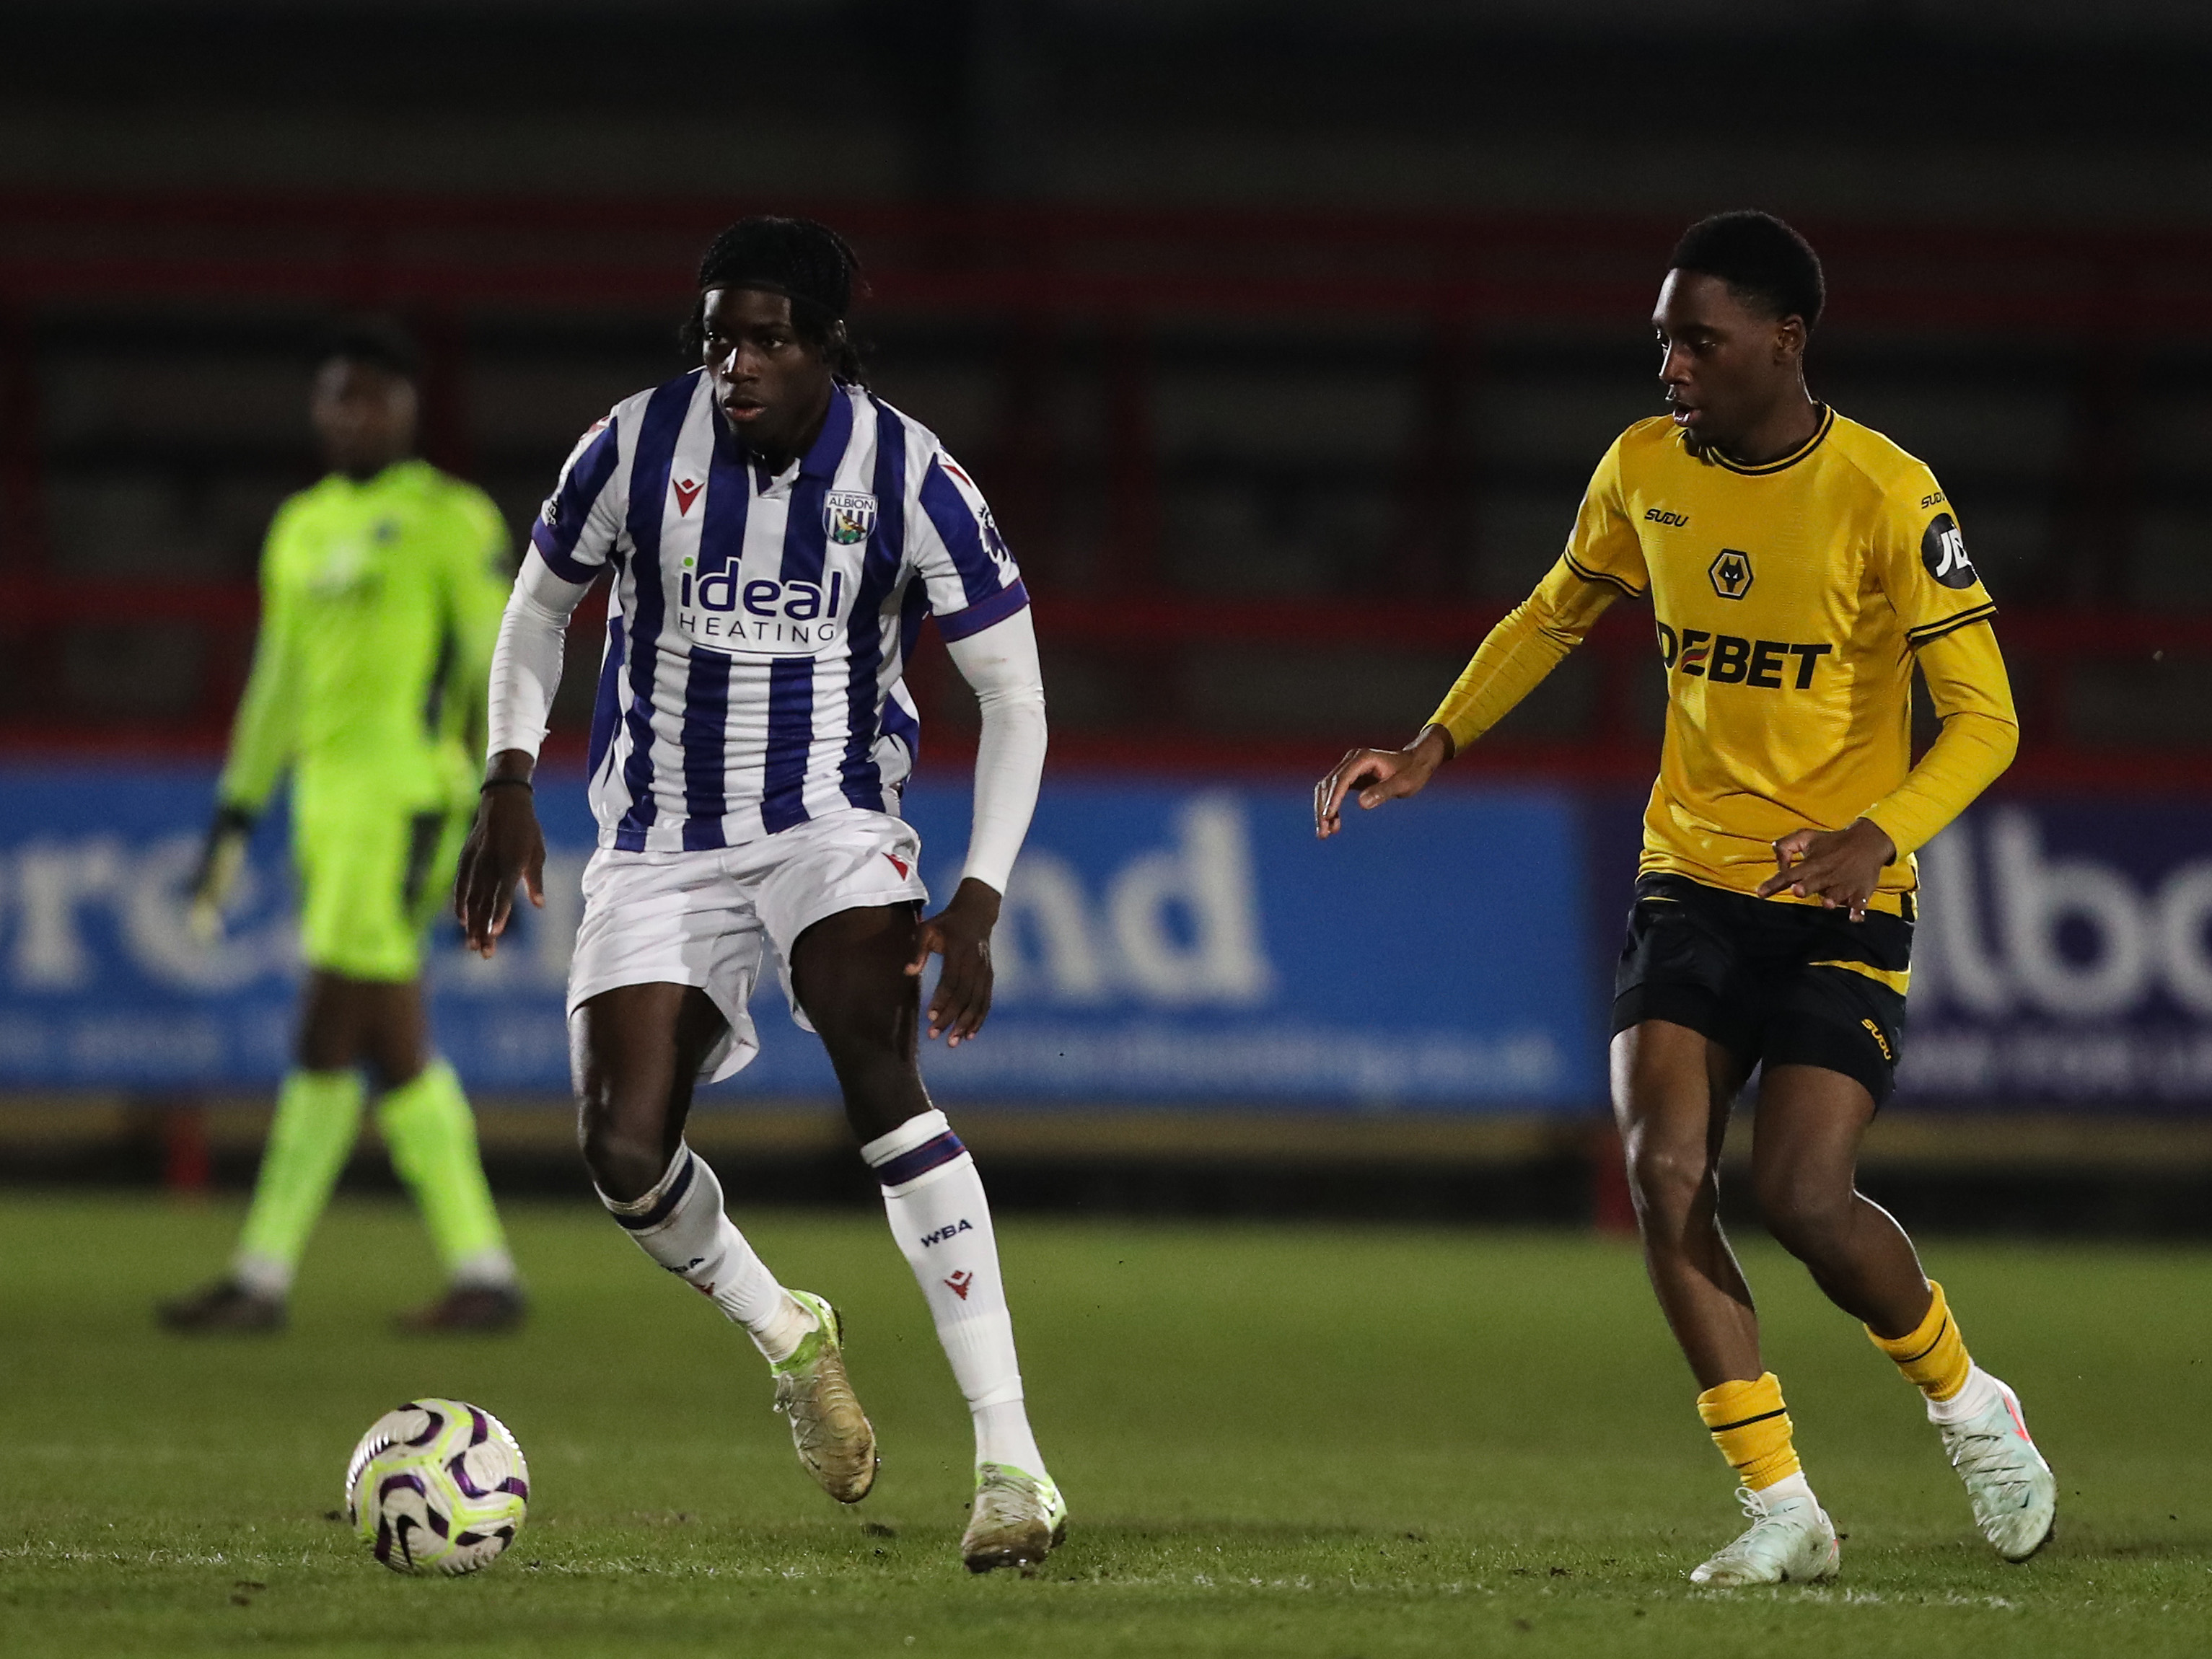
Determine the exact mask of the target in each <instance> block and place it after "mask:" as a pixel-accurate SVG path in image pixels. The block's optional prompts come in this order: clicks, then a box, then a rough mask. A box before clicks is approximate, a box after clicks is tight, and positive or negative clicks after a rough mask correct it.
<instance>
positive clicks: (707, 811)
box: [677, 410, 753, 853]
mask: <svg viewBox="0 0 2212 1659" xmlns="http://www.w3.org/2000/svg"><path fill="white" fill-rule="evenodd" d="M713 419H714V455H713V457H712V458H711V459H709V460H708V465H707V500H706V504H705V505H704V506H703V507H701V508H700V522H699V562H698V567H697V568H696V569H695V570H694V571H693V572H692V573H691V574H692V575H693V577H694V578H695V586H696V581H698V580H705V579H706V578H707V577H708V576H712V575H720V574H729V575H732V576H734V575H735V574H736V573H737V570H738V565H739V562H741V561H742V560H743V559H744V556H745V520H746V517H747V515H748V513H750V510H751V505H752V495H753V483H752V476H751V473H750V470H749V469H748V468H747V467H746V465H745V457H744V450H743V449H742V448H741V447H739V446H738V441H737V440H736V439H735V438H734V437H732V435H731V433H730V428H729V423H728V422H726V421H725V420H724V419H723V418H722V415H721V411H720V410H715V411H714V416H713ZM677 580H678V584H679V585H681V583H682V582H683V580H684V578H683V577H682V575H681V574H679V575H678V578H677ZM694 599H695V600H696V592H695V594H694ZM730 671H731V663H730V659H729V656H728V654H727V653H724V652H720V651H714V650H710V649H708V648H707V647H703V646H694V647H691V666H690V671H689V673H688V674H687V675H686V677H685V679H684V738H683V742H684V850H685V851H686V852H694V853H696V852H701V851H703V850H705V849H706V848H713V847H726V846H727V845H729V839H728V836H726V833H725V832H724V830H723V828H722V818H723V816H724V814H726V812H728V811H729V810H730V802H729V776H728V766H729V742H730V733H729V722H730Z"/></svg>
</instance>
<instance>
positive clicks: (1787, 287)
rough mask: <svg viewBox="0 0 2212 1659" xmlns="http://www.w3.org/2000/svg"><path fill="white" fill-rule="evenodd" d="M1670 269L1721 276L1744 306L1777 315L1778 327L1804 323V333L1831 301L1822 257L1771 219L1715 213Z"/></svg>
mask: <svg viewBox="0 0 2212 1659" xmlns="http://www.w3.org/2000/svg"><path fill="white" fill-rule="evenodd" d="M1668 264H1669V265H1670V266H1671V267H1672V268H1673V269H1674V270H1694V271H1699V272H1700V273H1702V274H1703V275H1705V276H1717V277H1719V278H1720V279H1721V281H1723V283H1727V284H1728V285H1729V292H1730V293H1732V294H1734V295H1735V296H1736V297H1737V298H1738V299H1740V300H1748V301H1755V302H1756V303H1758V304H1759V306H1761V307H1765V309H1768V310H1771V312H1773V313H1774V316H1775V319H1776V320H1777V321H1780V320H1781V319H1784V318H1785V317H1802V318H1803V319H1805V331H1806V332H1807V333H1808V334H1809V333H1810V332H1812V330H1813V325H1814V324H1815V323H1817V322H1819V321H1820V308H1821V307H1823V306H1824V305H1825V304H1826V302H1827V298H1828V285H1827V280H1826V277H1824V276H1822V275H1821V273H1820V255H1819V254H1817V253H1815V252H1813V245H1812V244H1811V243H1810V242H1808V241H1807V240H1805V239H1804V238H1803V237H1802V236H1800V235H1799V234H1797V233H1796V231H1794V230H1792V229H1791V228H1790V227H1789V226H1788V225H1786V224H1784V223H1783V222H1782V221H1781V220H1779V219H1778V218H1776V217H1775V216H1773V215H1772V214H1771V213H1759V212H1754V211H1752V210H1739V211H1737V212H1735V213H1716V214H1715V215H1713V216H1712V217H1711V218H1710V219H1700V220H1699V221H1698V222H1697V223H1696V224H1694V225H1692V226H1691V227H1690V228H1689V229H1687V230H1686V231H1684V232H1683V233H1682V240H1680V241H1679V242H1677V243H1676V244H1675V245H1674V258H1672V259H1671V260H1669V261H1668Z"/></svg>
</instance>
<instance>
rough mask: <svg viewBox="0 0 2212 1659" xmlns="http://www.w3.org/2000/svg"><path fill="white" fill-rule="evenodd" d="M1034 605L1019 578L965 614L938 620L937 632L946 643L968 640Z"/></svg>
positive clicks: (954, 613)
mask: <svg viewBox="0 0 2212 1659" xmlns="http://www.w3.org/2000/svg"><path fill="white" fill-rule="evenodd" d="M1029 602H1030V591H1029V589H1028V588H1026V587H1024V586H1022V580H1021V578H1020V577H1018V576H1017V577H1015V578H1014V580H1013V581H1012V584H1011V585H1010V586H1006V587H1002V588H1000V590H999V591H998V592H995V593H994V594H992V595H991V597H990V598H989V599H985V600H984V601H983V602H982V603H981V604H980V605H969V607H968V608H967V609H966V610H965V611H954V612H953V613H952V614H951V616H949V617H939V618H938V619H937V631H938V633H939V635H942V636H943V637H944V639H945V642H946V643H947V644H950V643H951V641H954V640H964V639H966V638H967V637H968V636H969V635H970V634H980V633H981V632H982V631H983V630H984V629H987V628H988V627H990V626H991V625H992V624H993V623H1002V622H1004V621H1006V618H1007V617H1011V616H1012V615H1013V614H1014V613H1015V612H1016V611H1019V610H1021V609H1022V608H1023V607H1024V606H1025V605H1028V604H1029Z"/></svg>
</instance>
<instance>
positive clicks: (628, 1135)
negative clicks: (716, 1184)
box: [576, 1094, 668, 1204]
mask: <svg viewBox="0 0 2212 1659" xmlns="http://www.w3.org/2000/svg"><path fill="white" fill-rule="evenodd" d="M661 1139H662V1137H661V1136H660V1135H659V1133H656V1132H654V1131H653V1130H652V1129H650V1128H648V1127H647V1126H645V1125H644V1124H642V1123H641V1122H639V1121H637V1119H636V1116H635V1115H634V1114H631V1115H625V1114H623V1113H622V1112H621V1111H619V1110H618V1109H617V1106H616V1103H614V1102H613V1101H611V1100H610V1099H606V1098H604V1097H593V1096H592V1095H589V1094H587V1095H586V1097H585V1098H584V1099H583V1100H581V1101H580V1103H579V1109H578V1112H577V1115H576V1142H577V1145H578V1146H580V1147H581V1148H582V1150H583V1154H584V1167H585V1168H586V1169H587V1170H590V1171H591V1173H592V1182H593V1183H594V1184H595V1185H596V1186H597V1187H598V1188H599V1190H600V1191H601V1192H603V1193H605V1194H606V1195H607V1196H608V1197H609V1198H611V1199H614V1200H617V1201H619V1202H622V1203H625V1204H627V1203H630V1202H632V1201H634V1200H637V1199H641V1198H643V1197H644V1196H645V1195H646V1194H647V1193H649V1192H651V1191H652V1190H653V1183H654V1182H658V1181H659V1179H660V1177H661V1176H662V1174H663V1173H664V1172H665V1170H666V1169H667V1167H668V1157H667V1153H666V1152H665V1149H664V1148H663V1147H662V1146H661Z"/></svg>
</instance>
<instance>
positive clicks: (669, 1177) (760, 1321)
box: [599, 1145, 878, 1504]
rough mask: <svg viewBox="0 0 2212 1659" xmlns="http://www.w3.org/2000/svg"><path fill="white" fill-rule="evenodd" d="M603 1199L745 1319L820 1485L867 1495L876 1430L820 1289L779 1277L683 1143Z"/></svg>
mask: <svg viewBox="0 0 2212 1659" xmlns="http://www.w3.org/2000/svg"><path fill="white" fill-rule="evenodd" d="M599 1200H600V1202H601V1203H603V1204H605V1206H606V1207H607V1212H608V1213H609V1214H611V1215H612V1216H613V1217H614V1218H615V1220H616V1222H617V1224H619V1225H621V1227H622V1228H623V1231H626V1232H627V1233H629V1236H630V1237H632V1238H633V1239H635V1240H636V1241H637V1244H638V1248H639V1249H642V1250H643V1251H644V1252H645V1253H646V1254H647V1255H649V1256H651V1257H652V1258H653V1260H654V1261H657V1262H659V1264H660V1265H661V1266H662V1267H665V1268H667V1269H668V1271H669V1272H671V1273H674V1274H676V1275H677V1276H678V1278H680V1279H683V1280H684V1282H685V1283H686V1284H688V1285H691V1286H692V1287H693V1288H694V1289H696V1290H697V1291H699V1292H700V1293H701V1294H702V1295H703V1296H705V1297H707V1298H708V1300H709V1301H711V1302H713V1303H714V1305H715V1306H716V1307H718V1308H720V1310H722V1312H723V1313H724V1314H725V1315H726V1316H727V1317H728V1318H729V1319H730V1320H731V1321H732V1322H734V1323H736V1324H738V1325H742V1326H743V1327H744V1328H745V1331H746V1333H747V1334H749V1335H750V1336H751V1338H752V1340H753V1343H754V1346H757V1347H758V1348H759V1349H760V1351H761V1352H762V1354H763V1356H764V1357H765V1358H767V1359H768V1361H769V1366H770V1369H771V1370H772V1371H773V1373H774V1375H775V1379H776V1390H775V1409H776V1410H777V1411H778V1412H780V1413H782V1415H783V1416H784V1417H785V1418H786V1419H787V1420H788V1421H789V1422H790V1425H791V1434H792V1442H793V1446H794V1447H795V1448H796V1449H797V1450H798V1453H799V1462H800V1463H801V1465H803V1466H804V1467H805V1469H806V1472H807V1473H808V1474H811V1475H812V1476H813V1477H814V1479H815V1480H816V1481H817V1483H819V1484H820V1486H821V1487H822V1489H823V1491H824V1492H828V1493H829V1495H830V1496H831V1497H832V1498H836V1500H837V1501H838V1502H839V1503H841V1504H854V1503H858V1502H859V1501H860V1499H861V1498H865V1497H866V1496H867V1493H868V1489H869V1487H870V1486H872V1485H873V1484H874V1483H875V1478H876V1465H877V1461H878V1460H877V1456H876V1434H875V1430H874V1429H873V1428H872V1426H871V1425H869V1422H868V1419H867V1415H866V1413H865V1412H863V1411H862V1410H861V1409H860V1401H859V1400H858V1399H857V1398H855V1397H854V1393H853V1388H852V1383H851V1382H850V1380H849V1379H848V1377H847V1376H846V1372H845V1360H844V1349H843V1342H842V1334H841V1332H840V1329H839V1326H838V1322H837V1319H836V1315H835V1313H834V1312H832V1311H831V1310H830V1309H829V1304H827V1303H826V1302H823V1300H822V1299H821V1298H820V1297H814V1296H811V1295H808V1294H807V1293H806V1292H805V1291H797V1292H793V1291H787V1290H786V1289H784V1287H783V1286H782V1285H781V1284H779V1283H777V1281H776V1279H775V1275H774V1274H773V1273H770V1272H769V1270H768V1267H767V1265H766V1264H765V1263H763V1261H761V1259H760V1257H759V1256H758V1255H757V1254H755V1252H754V1250H753V1248H752V1246H751V1245H750V1244H749V1243H746V1241H745V1237H744V1234H743V1233H740V1232H739V1231H738V1230H737V1228H736V1227H735V1226H734V1225H732V1223H731V1221H730V1218H729V1217H728V1215H727V1214H726V1213H725V1212H724V1211H723V1208H722V1185H721V1182H719V1181H718V1180H716V1179H715V1177H714V1170H712V1169H711V1168H710V1167H708V1164H707V1162H706V1160H705V1159H704V1158H700V1157H698V1156H697V1155H696V1153H694V1152H692V1151H691V1149H690V1147H689V1146H682V1145H679V1146H678V1147H677V1149H676V1156H675V1158H673V1159H671V1161H670V1163H669V1165H668V1167H667V1169H666V1170H665V1171H664V1172H663V1173H662V1175H661V1177H660V1179H659V1180H658V1181H656V1182H653V1185H652V1186H651V1187H650V1188H647V1191H646V1192H645V1193H644V1194H642V1195H641V1196H640V1197H638V1198H635V1199H629V1200H623V1199H616V1198H611V1197H609V1196H608V1195H607V1194H605V1192H602V1193H601V1194H599Z"/></svg>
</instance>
